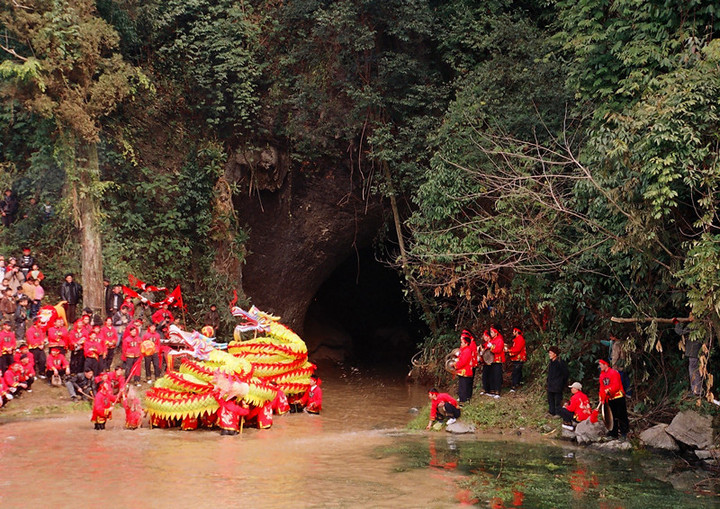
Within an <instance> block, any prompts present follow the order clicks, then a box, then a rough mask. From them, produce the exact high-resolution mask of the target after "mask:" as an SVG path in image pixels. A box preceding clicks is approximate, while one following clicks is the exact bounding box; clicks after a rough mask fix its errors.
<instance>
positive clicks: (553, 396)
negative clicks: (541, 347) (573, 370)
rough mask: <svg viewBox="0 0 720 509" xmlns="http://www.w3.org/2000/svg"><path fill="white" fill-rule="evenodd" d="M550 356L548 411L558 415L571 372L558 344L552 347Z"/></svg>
mask: <svg viewBox="0 0 720 509" xmlns="http://www.w3.org/2000/svg"><path fill="white" fill-rule="evenodd" d="M548 357H550V362H549V363H548V374H547V393H548V413H549V414H550V415H558V411H559V410H560V408H562V397H563V390H564V389H565V387H566V386H567V383H568V378H569V377H570V373H569V372H568V368H567V364H565V361H563V360H562V359H561V358H560V349H559V348H558V347H557V346H551V347H550V349H549V350H548Z"/></svg>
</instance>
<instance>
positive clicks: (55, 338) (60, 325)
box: [47, 318, 70, 354]
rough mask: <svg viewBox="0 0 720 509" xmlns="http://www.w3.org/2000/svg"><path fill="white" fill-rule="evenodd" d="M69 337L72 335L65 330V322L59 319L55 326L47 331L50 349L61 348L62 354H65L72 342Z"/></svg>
mask: <svg viewBox="0 0 720 509" xmlns="http://www.w3.org/2000/svg"><path fill="white" fill-rule="evenodd" d="M69 336H70V334H69V333H68V330H67V329H66V328H65V320H63V319H62V318H58V319H56V320H55V325H53V326H52V327H50V328H49V329H48V331H47V339H48V346H49V347H50V348H59V349H60V352H62V353H63V354H65V352H66V351H67V346H68V343H69V342H70V337H69Z"/></svg>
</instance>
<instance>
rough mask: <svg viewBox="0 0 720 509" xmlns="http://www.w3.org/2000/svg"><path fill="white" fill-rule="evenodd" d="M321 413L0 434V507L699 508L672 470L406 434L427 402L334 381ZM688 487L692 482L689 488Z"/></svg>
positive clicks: (411, 389) (547, 446)
mask: <svg viewBox="0 0 720 509" xmlns="http://www.w3.org/2000/svg"><path fill="white" fill-rule="evenodd" d="M323 389H324V401H323V406H324V413H323V414H322V415H320V416H311V415H306V414H290V415H285V416H281V417H276V419H275V422H274V425H273V427H272V429H270V430H260V431H259V430H255V429H250V430H244V432H243V434H242V436H236V437H229V436H220V435H219V433H217V432H214V431H190V432H183V431H179V430H159V429H155V430H150V429H147V428H144V429H139V430H135V431H128V430H125V429H124V428H123V424H124V414H123V411H122V409H116V410H115V412H114V419H113V420H112V421H111V422H110V423H109V424H108V426H107V430H105V431H95V430H93V427H92V424H91V423H90V422H89V412H88V414H87V415H72V416H68V417H64V418H58V419H43V420H36V421H24V422H11V423H6V424H3V425H0V472H1V473H0V507H3V508H5V507H13V508H14V507H19V508H20V507H23V508H24V507H30V508H32V507H41V506H42V507H70V506H73V507H83V508H85V507H128V508H156V507H173V508H185V507H188V508H190V507H192V508H204V507H208V508H210V507H213V508H215V507H253V508H263V507H269V508H274V507H299V508H313V507H318V508H324V507H337V508H343V507H350V508H352V507H379V508H384V507H387V508H391V507H392V508H406V507H407V508H415V507H417V508H433V507H437V508H445V507H461V506H468V505H477V506H482V507H603V508H605V507H607V508H611V507H612V508H615V507H643V508H655V507H711V506H713V504H715V502H716V499H713V498H709V497H700V498H698V497H696V496H695V495H694V494H693V493H692V492H690V491H689V490H687V488H686V486H687V485H691V484H692V482H690V483H688V482H686V483H685V485H684V486H683V488H685V490H686V491H682V490H678V489H674V488H673V485H672V484H671V483H670V482H667V481H666V480H665V479H666V478H667V474H668V472H669V470H670V469H671V468H672V463H671V462H670V460H662V459H657V458H654V457H653V458H651V459H647V458H646V459H645V460H636V459H632V458H630V457H628V456H609V457H606V456H600V455H598V454H597V453H592V452H590V451H587V450H585V449H582V448H578V447H573V446H570V445H563V444H554V445H553V444H552V443H544V442H542V443H539V442H538V440H537V439H536V438H535V439H529V438H525V437H524V436H520V437H517V436H513V437H512V438H508V437H502V436H496V437H489V436H484V437H483V436H477V435H473V436H462V437H460V436H457V437H456V436H450V435H448V434H446V433H445V432H435V433H424V432H415V433H410V432H406V431H404V427H405V425H406V424H407V422H408V421H409V420H410V419H411V418H412V417H413V415H412V414H411V413H410V409H411V408H413V407H420V406H422V405H424V404H425V403H426V402H427V395H426V392H425V391H426V388H425V387H416V386H408V385H406V384H404V383H403V381H402V379H401V378H400V377H398V378H395V379H393V378H389V377H380V376H371V375H363V374H361V373H359V372H346V373H343V372H341V373H337V374H335V375H333V376H330V377H328V379H327V380H326V381H325V383H324V384H323ZM691 481H692V480H691Z"/></svg>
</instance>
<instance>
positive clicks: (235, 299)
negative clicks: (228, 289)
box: [230, 290, 238, 309]
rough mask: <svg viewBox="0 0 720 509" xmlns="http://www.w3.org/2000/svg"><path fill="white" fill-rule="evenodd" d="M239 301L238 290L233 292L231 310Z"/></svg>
mask: <svg viewBox="0 0 720 509" xmlns="http://www.w3.org/2000/svg"><path fill="white" fill-rule="evenodd" d="M237 301H238V296H237V290H233V300H231V301H230V309H232V308H233V307H234V306H235V304H236V303H237Z"/></svg>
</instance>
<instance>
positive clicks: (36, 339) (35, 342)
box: [25, 325, 47, 348]
mask: <svg viewBox="0 0 720 509" xmlns="http://www.w3.org/2000/svg"><path fill="white" fill-rule="evenodd" d="M25 339H26V340H27V346H28V348H44V347H45V340H46V339H47V336H46V335H45V332H44V331H43V330H42V329H41V328H40V327H38V326H37V325H33V326H32V327H30V328H29V329H28V330H27V331H25Z"/></svg>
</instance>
